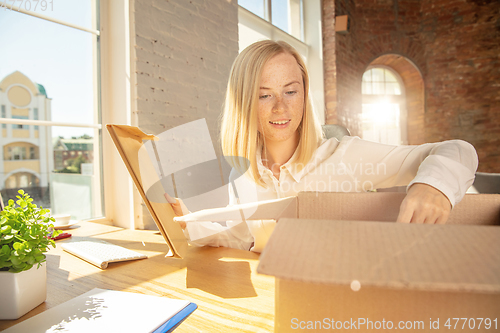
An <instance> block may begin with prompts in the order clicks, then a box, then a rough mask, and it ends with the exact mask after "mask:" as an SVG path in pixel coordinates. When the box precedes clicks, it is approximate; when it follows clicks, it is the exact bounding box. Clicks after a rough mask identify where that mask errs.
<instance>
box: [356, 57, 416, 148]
mask: <svg viewBox="0 0 500 333" xmlns="http://www.w3.org/2000/svg"><path fill="white" fill-rule="evenodd" d="M374 68H381V69H385V70H387V71H389V72H391V74H392V75H394V77H395V78H396V81H397V82H398V84H399V87H400V90H401V95H386V94H363V76H364V74H365V73H366V72H367V71H369V70H372V69H374ZM384 90H385V89H384ZM381 99H385V100H386V101H387V102H389V103H393V104H399V128H400V131H401V144H403V145H406V144H408V126H407V125H408V122H407V119H408V110H407V108H406V89H405V85H404V82H403V78H402V77H401V75H399V73H398V72H397V71H395V70H394V69H393V68H391V67H389V66H385V65H370V66H368V67H367V68H366V69H365V71H364V72H363V75H362V76H361V104H362V105H363V104H375V103H378V102H380V100H381Z"/></svg>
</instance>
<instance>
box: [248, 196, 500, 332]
mask: <svg viewBox="0 0 500 333" xmlns="http://www.w3.org/2000/svg"><path fill="white" fill-rule="evenodd" d="M403 198H404V193H403V194H402V193H349V194H345V193H321V194H317V193H300V194H299V196H298V197H297V199H296V200H297V217H298V219H280V220H279V222H278V223H277V226H276V228H275V230H274V232H273V234H272V236H271V238H270V240H269V242H268V244H267V246H266V248H265V249H264V252H263V253H262V255H261V258H260V264H259V267H258V272H259V273H263V274H267V275H273V276H276V314H275V331H276V332H296V331H307V330H309V331H312V332H317V331H321V330H331V329H336V330H349V331H354V330H359V331H361V332H365V331H389V330H392V329H403V328H405V329H408V328H409V327H410V326H412V328H413V329H414V330H420V331H424V332H427V331H431V330H432V331H440V330H441V331H456V330H459V331H463V332H465V331H474V332H476V331H477V332H481V331H488V332H491V331H492V329H493V328H494V322H493V320H494V319H495V318H497V324H496V325H498V319H500V318H498V315H499V314H500V227H498V226H494V225H498V224H499V217H500V195H467V196H466V197H465V198H464V199H463V200H462V202H460V203H459V204H457V205H456V207H455V208H454V209H453V212H452V214H451V216H450V219H449V223H448V224H445V225H415V224H397V223H384V222H369V221H370V220H378V221H386V222H387V221H395V220H396V218H397V212H398V211H399V205H400V203H401V201H402V200H403ZM341 220H342V221H341ZM355 220H365V221H355ZM477 224H482V225H477ZM358 289H359V290H358ZM453 318H467V322H466V323H465V326H464V329H463V330H462V325H463V324H464V319H460V320H458V322H457V320H454V319H453ZM469 318H475V319H473V320H470V319H469ZM478 318H483V322H482V324H481V329H478V325H479V321H480V319H478ZM485 318H489V319H490V320H491V326H490V329H489V330H485V328H486V326H485V322H484V319H485ZM448 319H449V320H448ZM447 324H448V325H447ZM389 325H392V326H391V327H392V329H391V327H389ZM398 325H402V326H401V327H398ZM468 325H470V327H469V326H468ZM474 325H475V328H474V329H472V327H473V326H474ZM449 327H451V329H449ZM454 327H455V330H454V329H453V328H454ZM459 327H460V329H458V328H459ZM497 329H498V326H497Z"/></svg>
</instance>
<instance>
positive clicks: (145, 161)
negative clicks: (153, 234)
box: [106, 124, 187, 258]
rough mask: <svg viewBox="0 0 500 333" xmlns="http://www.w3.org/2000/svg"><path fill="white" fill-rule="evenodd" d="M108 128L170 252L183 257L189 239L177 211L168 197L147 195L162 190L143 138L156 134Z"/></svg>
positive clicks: (126, 128)
mask: <svg viewBox="0 0 500 333" xmlns="http://www.w3.org/2000/svg"><path fill="white" fill-rule="evenodd" d="M106 128H107V129H108V132H109V134H110V136H111V138H112V139H113V142H114V144H115V146H116V148H117V150H118V152H119V154H120V156H121V158H122V159H123V162H124V163H125V166H126V167H127V170H128V171H129V173H130V176H131V177H132V180H133V182H134V184H135V186H136V188H137V190H138V191H139V193H140V195H141V197H142V199H143V200H144V203H145V204H146V207H147V208H148V210H149V213H150V214H151V216H152V218H153V220H154V221H155V223H156V225H157V227H158V230H159V231H160V233H161V234H162V236H163V238H164V239H165V241H166V242H167V245H168V247H169V248H170V252H171V253H169V255H171V256H173V257H176V258H182V253H183V252H184V250H185V248H186V247H187V241H186V237H185V236H184V234H183V233H182V229H181V227H180V226H179V224H178V223H176V222H174V221H173V218H174V216H175V214H174V211H173V209H172V207H171V206H170V204H169V203H167V201H166V200H165V201H164V202H152V201H150V200H149V199H148V197H147V196H146V191H148V190H149V192H148V193H149V194H150V195H151V193H150V192H151V190H156V191H158V190H160V188H159V187H155V186H153V185H154V184H157V183H158V181H159V177H158V175H157V173H156V171H155V169H154V166H153V164H152V162H151V160H150V158H149V155H148V153H147V151H146V149H145V148H144V144H143V140H155V139H156V137H155V136H154V135H150V134H146V133H144V132H142V131H141V130H140V129H138V128H137V127H132V126H126V125H112V124H108V125H106ZM139 161H140V163H139ZM154 194H156V195H155V198H162V197H163V193H153V195H154ZM155 201H158V200H155Z"/></svg>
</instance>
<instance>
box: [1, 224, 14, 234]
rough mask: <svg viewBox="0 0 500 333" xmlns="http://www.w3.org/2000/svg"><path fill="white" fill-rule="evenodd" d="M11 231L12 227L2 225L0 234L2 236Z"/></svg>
mask: <svg viewBox="0 0 500 333" xmlns="http://www.w3.org/2000/svg"><path fill="white" fill-rule="evenodd" d="M11 230H12V227H11V226H10V225H4V226H3V227H2V228H0V232H1V233H2V234H9V233H10V231H11Z"/></svg>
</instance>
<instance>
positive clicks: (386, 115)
mask: <svg viewBox="0 0 500 333" xmlns="http://www.w3.org/2000/svg"><path fill="white" fill-rule="evenodd" d="M361 91H362V94H363V103H362V117H363V118H362V120H363V139H365V140H370V141H375V142H380V143H385V144H391V145H400V144H405V143H406V111H405V100H404V96H403V84H402V80H401V79H400V78H399V76H398V74H397V73H396V72H395V71H393V70H392V69H390V68H386V67H373V68H369V69H368V70H367V71H366V72H365V73H364V74H363V80H362V86H361Z"/></svg>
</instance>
